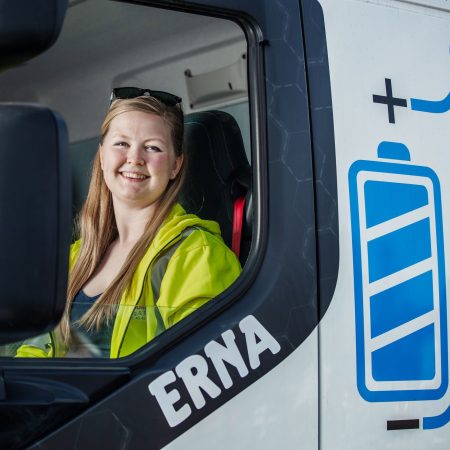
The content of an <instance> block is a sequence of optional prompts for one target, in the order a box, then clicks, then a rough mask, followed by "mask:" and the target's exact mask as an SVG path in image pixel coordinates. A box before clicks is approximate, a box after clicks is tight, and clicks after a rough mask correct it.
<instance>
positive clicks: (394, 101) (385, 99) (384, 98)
mask: <svg viewBox="0 0 450 450" xmlns="http://www.w3.org/2000/svg"><path fill="white" fill-rule="evenodd" d="M384 82H385V84H386V95H373V102H374V103H382V104H383V105H387V107H388V115H389V123H395V115H394V106H403V107H406V106H408V102H407V101H406V99H405V98H395V97H394V96H393V95H392V82H391V79H390V78H385V79H384Z"/></svg>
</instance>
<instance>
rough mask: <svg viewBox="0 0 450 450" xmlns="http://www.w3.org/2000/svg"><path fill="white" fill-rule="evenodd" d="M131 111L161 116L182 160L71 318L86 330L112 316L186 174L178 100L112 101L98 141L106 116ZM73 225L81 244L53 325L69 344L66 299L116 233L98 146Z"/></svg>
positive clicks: (86, 277)
mask: <svg viewBox="0 0 450 450" xmlns="http://www.w3.org/2000/svg"><path fill="white" fill-rule="evenodd" d="M131 111H140V112H145V113H149V114H156V115H158V116H160V117H162V118H163V119H164V120H165V121H166V123H167V125H168V126H169V127H170V129H171V138H172V143H173V148H174V150H175V155H176V156H177V157H178V156H183V159H184V161H183V163H182V165H181V169H180V171H179V172H178V174H177V176H176V177H175V178H174V179H173V180H171V181H170V182H169V184H168V186H167V188H166V191H165V192H164V193H163V195H162V196H161V197H160V199H159V200H158V203H157V205H156V208H155V212H154V214H153V216H152V218H151V219H150V221H149V222H148V224H147V227H146V229H145V231H144V233H143V235H142V236H141V238H140V239H139V240H138V241H137V243H136V244H135V245H134V247H133V248H132V249H131V251H130V253H129V254H128V256H127V259H126V260H125V263H124V264H123V266H122V268H121V270H120V272H119V273H118V275H117V276H116V277H115V278H114V280H113V281H112V282H111V284H110V285H109V286H108V288H107V289H106V290H105V292H103V293H102V294H101V295H100V297H99V298H98V299H97V300H96V301H95V303H94V305H93V306H92V307H91V308H90V309H89V310H88V311H87V312H86V313H85V314H84V316H83V317H82V318H81V319H80V320H79V321H78V322H77V323H78V324H79V325H82V326H84V327H85V328H87V329H88V330H92V329H94V328H96V329H99V328H100V326H101V325H102V324H103V323H105V322H106V323H109V322H110V321H111V320H112V319H113V316H114V312H115V310H116V308H117V305H118V304H119V302H120V298H121V296H122V294H123V293H124V292H125V290H126V289H127V288H128V287H129V285H130V282H131V278H132V276H133V274H134V272H135V270H136V267H137V265H138V264H139V261H140V260H141V259H142V257H143V256H144V254H145V252H146V250H147V248H148V247H149V245H150V244H151V242H152V241H153V239H154V237H155V235H156V233H157V232H158V230H159V228H160V227H161V225H162V223H163V222H164V220H165V219H166V217H167V216H168V214H169V213H170V211H171V209H172V208H173V206H174V204H175V203H176V201H177V198H178V194H179V192H180V189H181V187H182V184H183V180H184V176H185V173H186V170H185V167H186V161H185V155H184V154H183V112H182V109H181V106H180V105H177V106H167V105H165V104H163V103H161V102H160V101H159V100H157V99H155V98H154V97H147V96H143V97H137V98H133V99H126V100H116V101H114V102H113V104H112V105H111V108H110V109H109V111H108V113H107V114H106V117H105V119H104V121H103V124H102V126H101V139H100V145H102V143H103V139H104V137H105V136H106V134H107V133H108V130H109V127H110V124H111V122H112V120H113V119H114V118H115V117H117V116H118V115H119V114H123V113H125V112H131ZM99 148H100V146H99ZM77 228H78V235H79V237H80V238H81V244H80V248H79V251H78V258H77V260H76V262H75V264H74V266H73V268H72V271H71V273H70V274H69V284H68V289H67V304H66V309H65V312H64V315H63V318H62V320H61V323H60V325H59V327H58V329H57V332H58V334H59V335H60V337H61V338H62V340H63V342H64V343H65V344H66V345H69V344H70V341H71V331H70V309H71V305H72V301H73V299H74V298H75V296H76V295H77V293H78V292H79V291H80V290H81V289H82V288H83V286H84V285H85V284H86V283H87V281H88V280H89V278H90V277H91V276H92V275H93V273H94V271H95V270H96V268H97V267H98V265H99V264H100V262H101V261H102V259H103V257H104V256H105V253H106V251H107V249H108V247H109V246H110V245H111V243H112V242H113V241H114V239H116V238H117V236H118V232H117V226H116V220H115V216H114V210H113V203H112V196H111V192H110V191H109V189H108V187H107V186H106V183H105V181H104V178H103V172H102V169H101V165H100V152H99V151H97V154H96V156H95V159H94V162H93V166H92V176H91V182H90V185H89V192H88V195H87V198H86V201H85V203H84V205H83V208H82V209H81V212H80V215H79V218H78V221H77Z"/></svg>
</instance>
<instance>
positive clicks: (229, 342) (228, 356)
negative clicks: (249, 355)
mask: <svg viewBox="0 0 450 450" xmlns="http://www.w3.org/2000/svg"><path fill="white" fill-rule="evenodd" d="M222 339H223V341H224V343H225V346H223V345H221V344H219V343H218V342H216V341H211V342H209V343H208V344H206V346H205V353H206V356H207V357H208V358H210V359H211V361H212V363H213V364H214V368H215V369H216V371H217V374H218V375H219V378H220V381H222V384H223V387H224V388H225V389H229V388H230V387H231V386H233V380H232V379H231V377H230V374H229V373H228V370H227V368H226V367H225V363H224V361H226V362H227V363H230V364H231V365H233V366H234V367H236V369H237V370H238V372H239V375H240V376H241V378H244V377H245V376H246V375H248V369H247V366H246V365H245V362H244V359H243V358H242V355H241V354H240V353H239V349H238V347H237V345H236V342H235V340H234V339H235V336H234V333H233V332H232V331H231V330H227V331H225V332H224V333H222Z"/></svg>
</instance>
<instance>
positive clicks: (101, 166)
mask: <svg viewBox="0 0 450 450" xmlns="http://www.w3.org/2000/svg"><path fill="white" fill-rule="evenodd" d="M98 153H99V154H100V168H101V169H102V170H103V147H102V144H101V143H100V144H98Z"/></svg>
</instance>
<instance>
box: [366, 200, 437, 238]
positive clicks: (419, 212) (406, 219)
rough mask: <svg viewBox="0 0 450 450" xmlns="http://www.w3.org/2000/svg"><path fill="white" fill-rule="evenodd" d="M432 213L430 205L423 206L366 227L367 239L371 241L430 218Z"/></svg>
mask: <svg viewBox="0 0 450 450" xmlns="http://www.w3.org/2000/svg"><path fill="white" fill-rule="evenodd" d="M430 215H431V209H430V206H429V205H426V206H422V207H421V208H417V209H414V210H413V211H409V212H407V213H405V214H402V215H401V216H397V217H395V218H394V219H390V220H386V221H385V222H382V223H380V224H378V225H374V226H373V227H370V228H367V229H366V232H365V234H366V239H367V241H371V240H373V239H376V238H379V237H382V236H384V235H386V234H389V233H392V232H394V231H397V230H399V229H401V228H404V227H406V226H408V225H412V224H413V223H415V222H419V221H420V220H423V219H428V218H429V217H430Z"/></svg>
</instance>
